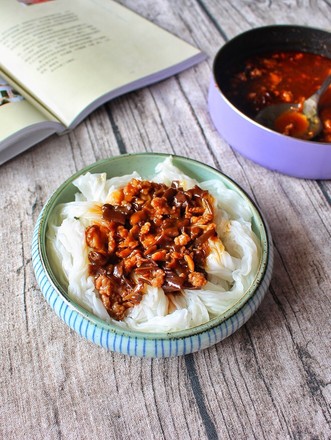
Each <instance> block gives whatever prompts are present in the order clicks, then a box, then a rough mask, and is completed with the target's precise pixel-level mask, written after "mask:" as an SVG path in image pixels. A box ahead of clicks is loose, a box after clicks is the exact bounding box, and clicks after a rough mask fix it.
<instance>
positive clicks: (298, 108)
mask: <svg viewBox="0 0 331 440" xmlns="http://www.w3.org/2000/svg"><path fill="white" fill-rule="evenodd" d="M330 84H331V75H329V76H327V78H326V79H325V80H324V81H323V83H322V85H321V87H320V88H319V89H318V90H317V91H316V92H315V93H314V94H313V95H311V96H310V98H308V99H306V100H305V101H304V102H303V103H300V104H287V103H284V104H275V105H270V106H268V107H266V108H264V109H262V110H261V111H260V112H259V113H258V115H257V116H256V118H255V120H256V122H258V123H260V124H262V125H264V126H265V127H268V128H271V129H275V122H277V120H279V118H280V117H283V115H284V116H289V118H290V117H291V114H292V115H293V113H296V115H295V116H298V115H301V118H302V119H303V122H304V121H305V119H306V123H305V125H304V128H303V130H301V131H300V130H298V132H297V133H296V134H292V136H294V137H298V138H300V139H306V140H309V139H312V138H314V137H315V136H317V135H318V134H319V133H320V132H321V130H322V122H321V120H320V118H319V116H318V102H319V99H320V97H321V95H322V94H323V93H324V92H325V90H326V89H327V88H328V87H329V85H330ZM277 131H278V130H277Z"/></svg>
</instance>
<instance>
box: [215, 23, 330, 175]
mask: <svg viewBox="0 0 331 440" xmlns="http://www.w3.org/2000/svg"><path fill="white" fill-rule="evenodd" d="M273 51H302V52H310V53H314V54H319V55H323V56H325V57H327V58H331V34H330V33H329V32H326V31H323V30H320V29H313V28H309V27H305V26H291V25H276V26H265V27H261V28H255V29H252V30H249V31H247V32H244V33H242V34H240V35H238V36H236V37H235V38H233V39H232V40H230V41H229V42H228V43H226V44H225V45H224V46H223V47H222V48H221V49H220V50H219V52H218V53H217V54H216V57H215V60H214V64H213V74H212V78H211V82H210V86H209V94H208V107H209V112H210V115H211V119H212V121H213V123H214V125H215V127H216V129H217V131H218V132H219V134H220V135H221V136H222V137H223V138H224V139H225V140H226V141H227V143H228V144H229V145H230V146H231V147H233V148H234V149H235V150H237V151H238V152H239V153H241V154H242V155H243V156H245V157H247V158H248V159H251V160H252V161H254V162H256V163H258V164H260V165H262V166H264V167H266V168H269V169H271V170H274V171H278V172H280V173H283V174H287V175H290V176H294V177H299V178H306V179H330V178H331V143H322V142H315V141H305V140H301V139H296V138H293V137H290V136H285V135H283V134H280V133H277V132H275V131H273V130H271V129H269V128H266V127H264V126H262V125H260V124H258V123H257V122H255V121H254V120H253V119H251V118H249V117H248V116H246V115H245V114H244V113H242V112H241V111H240V110H238V108H236V106H235V105H233V104H232V103H231V101H230V99H229V98H228V97H227V93H226V91H225V87H224V85H225V84H226V82H227V81H228V77H227V72H228V71H229V68H230V67H231V66H233V65H237V64H238V63H240V62H242V61H243V60H244V59H246V58H247V57H250V56H252V55H256V54H263V53H267V52H273Z"/></svg>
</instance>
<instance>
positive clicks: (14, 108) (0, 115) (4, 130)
mask: <svg viewBox="0 0 331 440" xmlns="http://www.w3.org/2000/svg"><path fill="white" fill-rule="evenodd" d="M0 120H1V124H0V144H1V147H0V150H1V149H3V148H4V145H5V144H4V143H3V141H5V140H7V139H8V138H10V137H14V136H16V135H18V133H19V132H21V131H23V130H25V131H31V130H33V129H34V130H37V126H40V128H41V126H43V128H46V127H47V128H48V129H51V130H50V131H53V132H55V131H56V128H57V129H59V128H60V127H59V126H58V124H56V123H54V122H53V123H52V122H51V121H49V120H48V119H47V118H46V117H45V116H44V115H43V114H42V113H40V112H39V111H38V110H36V109H35V108H34V107H33V106H32V105H31V104H30V103H29V102H28V101H27V100H25V99H24V98H23V96H21V95H20V94H18V93H17V91H16V90H14V89H13V88H12V87H11V86H10V85H9V84H7V83H6V81H5V80H4V79H3V78H2V77H1V76H0Z"/></svg>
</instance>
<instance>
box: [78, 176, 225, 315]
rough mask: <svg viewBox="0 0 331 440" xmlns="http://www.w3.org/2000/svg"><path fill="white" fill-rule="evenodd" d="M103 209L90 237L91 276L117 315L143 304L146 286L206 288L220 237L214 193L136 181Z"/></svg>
mask: <svg viewBox="0 0 331 440" xmlns="http://www.w3.org/2000/svg"><path fill="white" fill-rule="evenodd" d="M101 210H102V219H101V220H100V222H99V223H97V224H93V225H91V226H89V227H88V228H87V229H86V232H85V237H86V244H87V246H88V248H89V254H88V257H89V261H90V265H89V273H90V275H92V276H94V281H95V287H96V289H97V290H98V292H99V294H100V298H101V300H102V302H103V304H104V306H105V307H106V309H107V311H108V313H109V315H110V316H111V317H113V318H115V319H117V320H121V319H123V318H124V317H125V316H126V313H127V312H128V309H130V308H131V307H134V306H135V305H137V304H139V303H140V301H141V300H142V297H143V293H144V285H145V284H146V283H147V284H149V285H151V286H154V287H160V288H162V289H163V290H164V292H165V293H176V292H177V293H178V292H180V291H181V290H182V289H201V288H202V286H204V285H205V284H206V282H207V278H206V272H205V270H204V267H205V260H206V257H207V255H208V252H209V246H208V239H209V238H213V237H216V235H217V234H216V225H215V223H214V213H213V199H212V196H211V195H210V194H209V193H208V191H204V190H202V189H201V188H199V187H198V186H195V187H194V188H192V189H189V190H184V189H183V188H182V187H180V186H179V184H178V182H173V183H172V185H171V186H167V185H164V184H159V183H154V182H149V181H141V180H137V179H132V180H131V181H130V182H129V183H128V184H127V185H126V186H125V187H124V188H123V189H121V190H118V191H117V192H116V194H115V196H114V200H112V204H110V203H108V204H105V205H103V206H102V208H101Z"/></svg>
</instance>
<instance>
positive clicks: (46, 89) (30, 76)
mask: <svg viewBox="0 0 331 440" xmlns="http://www.w3.org/2000/svg"><path fill="white" fill-rule="evenodd" d="M0 10H1V23H0V164H2V163H4V162H5V161H7V160H9V159H10V158H12V157H14V156H15V155H17V154H19V153H20V152H22V151H24V150H26V149H27V148H29V147H31V146H32V145H34V144H36V143H37V142H39V141H41V140H43V139H45V138H46V137H48V136H50V135H51V134H53V133H59V134H60V133H62V132H64V131H65V130H68V129H72V128H74V127H75V126H76V125H77V124H79V123H80V122H81V121H82V120H83V119H84V118H85V117H86V116H87V115H88V114H89V113H90V112H92V111H93V110H94V109H96V108H97V107H98V106H100V105H102V104H103V103H105V102H107V101H109V100H110V99H113V98H115V97H117V96H119V95H122V94H124V93H127V92H129V91H132V90H135V89H138V88H140V87H143V86H146V85H148V84H152V83H154V82H157V81H159V80H161V79H164V78H167V77H169V76H170V75H173V74H175V73H178V72H180V71H182V70H184V69H186V68H188V67H190V66H192V65H194V64H195V63H198V62H199V61H201V60H203V59H204V58H205V56H204V54H202V53H201V52H200V51H199V50H198V49H196V48H195V47H193V46H191V45H189V44H188V43H186V42H184V41H182V40H181V39H179V38H177V37H175V36H173V35H171V34H170V33H169V32H167V31H165V30H163V29H161V28H159V27H158V26H156V25H154V24H153V23H150V22H149V21H148V20H146V19H144V18H142V17H140V16H139V15H137V14H135V13H134V12H132V11H130V10H129V9H127V8H125V7H123V6H121V5H119V4H118V3H115V2H114V1H112V0H70V1H68V0H49V1H45V0H20V1H19V0H0Z"/></svg>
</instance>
